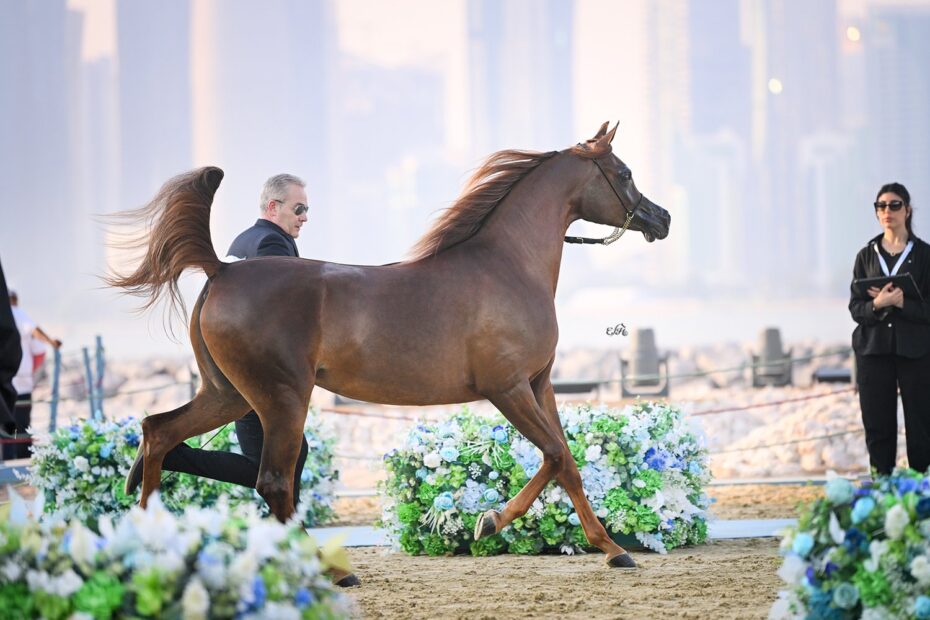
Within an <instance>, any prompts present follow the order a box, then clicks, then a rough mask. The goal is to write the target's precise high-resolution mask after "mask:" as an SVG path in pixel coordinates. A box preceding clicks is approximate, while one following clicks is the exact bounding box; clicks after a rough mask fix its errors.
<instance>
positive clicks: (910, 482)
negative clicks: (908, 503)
mask: <svg viewBox="0 0 930 620" xmlns="http://www.w3.org/2000/svg"><path fill="white" fill-rule="evenodd" d="M919 484H920V483H919V482H917V481H916V480H914V479H913V478H898V493H899V494H901V495H904V494H905V493H910V492H911V491H916V490H917V487H918V485H919Z"/></svg>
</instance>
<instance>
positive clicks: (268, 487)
mask: <svg viewBox="0 0 930 620" xmlns="http://www.w3.org/2000/svg"><path fill="white" fill-rule="evenodd" d="M293 485H294V481H293V480H291V479H290V478H286V477H284V476H276V475H273V474H271V473H268V472H265V473H263V474H262V475H260V476H259V477H258V481H257V482H256V484H255V490H256V491H258V494H259V495H261V496H262V497H263V498H264V499H265V501H266V502H268V505H269V506H270V507H271V508H272V510H275V511H276V509H277V508H278V507H279V506H283V505H285V504H287V503H288V500H289V498H290V496H291V493H293Z"/></svg>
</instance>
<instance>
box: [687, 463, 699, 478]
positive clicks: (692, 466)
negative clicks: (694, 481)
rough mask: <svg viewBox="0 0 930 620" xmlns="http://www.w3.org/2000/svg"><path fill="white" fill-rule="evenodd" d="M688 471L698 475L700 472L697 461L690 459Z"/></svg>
mask: <svg viewBox="0 0 930 620" xmlns="http://www.w3.org/2000/svg"><path fill="white" fill-rule="evenodd" d="M688 473H689V474H691V475H692V476H697V475H700V473H701V464H700V463H698V462H697V461H691V462H690V463H688Z"/></svg>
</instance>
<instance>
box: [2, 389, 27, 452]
mask: <svg viewBox="0 0 930 620" xmlns="http://www.w3.org/2000/svg"><path fill="white" fill-rule="evenodd" d="M16 402H17V403H18V404H17V405H16V406H15V407H14V408H13V419H14V421H15V422H16V430H17V431H19V432H21V433H22V432H25V430H26V429H27V428H29V425H30V424H32V394H31V393H28V392H27V393H26V394H19V395H18V396H17V397H16ZM31 447H32V440H31V439H30V440H29V441H25V442H23V443H6V444H3V460H5V461H10V460H12V459H28V458H29V457H30V456H31V450H30V449H31Z"/></svg>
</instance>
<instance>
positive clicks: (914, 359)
mask: <svg viewBox="0 0 930 620" xmlns="http://www.w3.org/2000/svg"><path fill="white" fill-rule="evenodd" d="M913 215H914V213H913V208H912V207H911V196H910V194H909V193H908V191H907V189H906V188H905V187H904V186H903V185H901V184H900V183H889V184H887V185H884V186H882V188H881V189H880V190H879V192H878V196H877V197H876V200H875V216H876V218H877V219H878V222H879V223H880V224H881V226H882V229H883V231H884V232H883V233H882V234H881V235H878V236H877V237H875V238H874V239H872V240H871V241H869V243H868V245H866V246H865V247H864V248H862V249H861V250H860V251H859V254H857V255H856V264H855V266H854V267H853V279H854V280H855V279H858V278H871V277H878V276H882V275H895V274H905V273H910V274H911V275H912V276H913V278H914V282H915V283H916V284H917V288H918V289H919V291H920V293H921V295H923V299H924V301H921V300H920V299H919V298H912V297H905V295H904V291H903V290H902V289H901V288H897V287H894V286H892V285H891V283H889V284H887V285H886V286H885V287H884V288H882V289H878V288H870V289H869V290H868V291H867V293H868V295H867V296H860V295H858V294H857V292H856V290H855V287H854V286H853V287H851V288H852V294H851V298H850V300H849V312H850V314H852V318H853V320H854V321H856V323H858V325H857V326H856V330H855V331H854V332H853V339H852V340H853V350H854V351H855V353H856V364H857V382H858V384H859V406H860V407H861V409H862V423H863V425H864V426H865V442H866V446H867V447H868V450H869V461H870V462H871V465H872V468H873V469H874V470H876V471H877V472H878V473H879V474H889V473H891V471H892V469H894V464H895V455H896V453H897V435H898V422H897V411H898V388H900V390H901V401H902V403H903V405H904V424H905V427H906V429H907V460H908V463H909V464H910V466H911V467H912V468H914V469H916V470H918V471H921V472H924V471H926V470H927V467H928V466H930V246H928V245H927V244H926V243H924V242H923V241H921V240H920V239H918V238H917V237H915V236H914V231H913V229H912V228H911V220H912V219H913Z"/></svg>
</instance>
